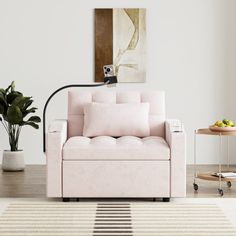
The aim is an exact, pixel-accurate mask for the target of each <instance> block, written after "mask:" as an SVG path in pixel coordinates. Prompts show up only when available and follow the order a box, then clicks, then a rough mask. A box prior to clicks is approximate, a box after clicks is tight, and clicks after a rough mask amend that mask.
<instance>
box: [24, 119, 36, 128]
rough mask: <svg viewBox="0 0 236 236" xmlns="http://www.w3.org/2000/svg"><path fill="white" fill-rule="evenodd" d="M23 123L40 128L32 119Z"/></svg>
mask: <svg viewBox="0 0 236 236" xmlns="http://www.w3.org/2000/svg"><path fill="white" fill-rule="evenodd" d="M21 125H29V126H32V127H33V128H35V129H38V128H39V125H37V124H35V123H34V122H32V121H24V122H23V123H22V124H21Z"/></svg>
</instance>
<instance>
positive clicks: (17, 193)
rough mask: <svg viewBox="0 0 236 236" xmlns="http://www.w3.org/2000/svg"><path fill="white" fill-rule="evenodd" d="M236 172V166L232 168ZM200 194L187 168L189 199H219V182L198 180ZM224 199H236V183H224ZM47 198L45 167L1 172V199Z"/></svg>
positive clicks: (210, 168)
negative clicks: (194, 187)
mask: <svg viewBox="0 0 236 236" xmlns="http://www.w3.org/2000/svg"><path fill="white" fill-rule="evenodd" d="M198 170H199V171H204V172H205V171H207V172H208V171H210V172H215V171H217V166H214V165H201V166H198ZM231 170H234V171H236V166H231ZM197 184H198V185H199V190H198V192H195V191H194V190H193V166H191V165H189V166H187V197H191V198H192V197H194V198H198V197H199V198H202V197H207V198H209V197H210V198H212V197H218V198H220V196H219V194H218V190H217V189H218V182H211V181H204V180H197ZM223 189H224V196H223V197H224V198H227V197H230V198H232V197H236V182H233V183H232V187H231V188H228V187H227V186H226V183H223ZM45 196H46V168H45V166H44V165H28V166H26V169H25V171H23V172H3V171H2V170H0V197H22V198H23V197H30V198H32V197H33V198H34V197H35V198H36V197H37V198H43V197H45Z"/></svg>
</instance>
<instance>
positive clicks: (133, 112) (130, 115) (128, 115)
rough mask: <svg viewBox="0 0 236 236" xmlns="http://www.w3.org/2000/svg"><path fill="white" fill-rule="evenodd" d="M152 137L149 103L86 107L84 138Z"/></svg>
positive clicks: (97, 104)
mask: <svg viewBox="0 0 236 236" xmlns="http://www.w3.org/2000/svg"><path fill="white" fill-rule="evenodd" d="M104 135H105V136H113V137H121V136H137V137H147V136H150V129H149V103H121V104H113V103H112V104H107V103H94V102H93V103H90V104H88V105H85V106H84V129H83V136H86V137H95V136H104Z"/></svg>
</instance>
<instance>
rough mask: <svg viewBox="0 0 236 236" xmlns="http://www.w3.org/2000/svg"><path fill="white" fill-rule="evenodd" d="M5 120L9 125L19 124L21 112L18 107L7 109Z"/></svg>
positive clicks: (21, 116) (13, 106)
mask: <svg viewBox="0 0 236 236" xmlns="http://www.w3.org/2000/svg"><path fill="white" fill-rule="evenodd" d="M7 118H8V122H9V123H10V124H20V123H21V122H22V118H23V115H22V112H21V110H20V108H19V107H18V106H15V105H12V106H10V107H9V108H8V109H7Z"/></svg>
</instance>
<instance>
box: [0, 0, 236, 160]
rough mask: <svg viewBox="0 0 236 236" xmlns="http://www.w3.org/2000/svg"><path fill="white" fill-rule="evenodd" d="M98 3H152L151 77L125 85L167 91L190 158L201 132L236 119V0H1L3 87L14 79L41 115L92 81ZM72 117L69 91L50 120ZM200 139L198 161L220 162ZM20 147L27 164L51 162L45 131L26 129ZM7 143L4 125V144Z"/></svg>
mask: <svg viewBox="0 0 236 236" xmlns="http://www.w3.org/2000/svg"><path fill="white" fill-rule="evenodd" d="M99 7H144V8H147V47H148V48H147V50H148V57H147V82H146V83H142V84H119V86H118V89H126V90H127V89H134V90H136V89H137V90H142V89H159V90H165V91H166V102H167V116H168V117H170V118H177V117H178V118H181V119H182V120H183V121H184V123H185V127H186V131H187V135H188V139H187V142H188V146H187V149H188V155H187V158H188V163H191V162H192V160H193V131H194V129H196V128H198V127H207V126H208V125H209V124H211V123H212V122H213V121H214V120H217V119H220V118H223V117H231V116H232V117H233V118H234V119H235V121H236V111H234V109H235V106H234V105H233V104H234V102H233V101H235V99H236V97H235V95H233V94H234V90H233V89H231V88H232V86H233V85H235V79H234V76H235V75H236V70H235V68H236V67H235V61H236V60H235V55H236V47H235V45H234V44H235V42H236V41H235V39H236V37H235V36H236V30H235V27H236V23H235V22H236V19H235V16H234V13H235V10H236V6H235V3H234V0H228V1H224V0H178V1H176V0H143V1H141V0H126V1H118V0H116V1H115V0H87V1H78V0H41V1H32V0H21V1H18V0H8V1H5V0H0V87H6V86H7V85H8V84H9V83H10V82H11V81H12V80H15V81H16V84H17V88H18V89H19V90H22V91H24V92H25V94H27V95H33V97H34V99H35V106H37V107H39V114H40V115H41V114H42V108H43V105H44V103H45V101H46V99H47V97H48V96H49V95H50V93H51V92H52V91H54V90H55V89H56V88H58V87H60V86H62V85H65V84H71V83H91V82H93V74H94V69H93V68H94V63H93V62H94V44H93V38H94V35H93V9H94V8H99ZM228 85H229V87H231V88H230V89H228V88H227V87H228ZM234 87H235V86H234ZM229 98H230V100H231V101H232V103H231V104H227V105H226V106H225V103H226V101H227V100H228V99H229ZM65 114H66V92H63V93H62V94H61V95H58V96H57V98H56V99H54V101H53V102H52V104H51V105H50V107H49V117H50V118H53V117H65ZM199 144H200V145H199V151H198V154H199V161H200V162H201V163H214V162H216V158H215V157H216V145H217V143H216V140H215V139H214V138H206V137H203V138H202V139H201V140H200V139H199ZM20 146H21V147H22V148H23V149H24V150H25V155H26V161H27V163H29V164H31V163H36V164H40V163H45V157H44V155H43V153H42V129H40V130H39V131H38V130H33V129H31V128H25V129H24V130H23V132H22V137H21V142H20ZM234 146H236V145H234ZM7 147H8V144H7V138H6V135H5V133H4V130H3V129H2V127H1V128H0V149H5V148H7ZM232 150H233V149H232ZM232 152H234V151H232ZM234 153H236V150H235V152H234ZM232 154H233V153H232Z"/></svg>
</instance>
